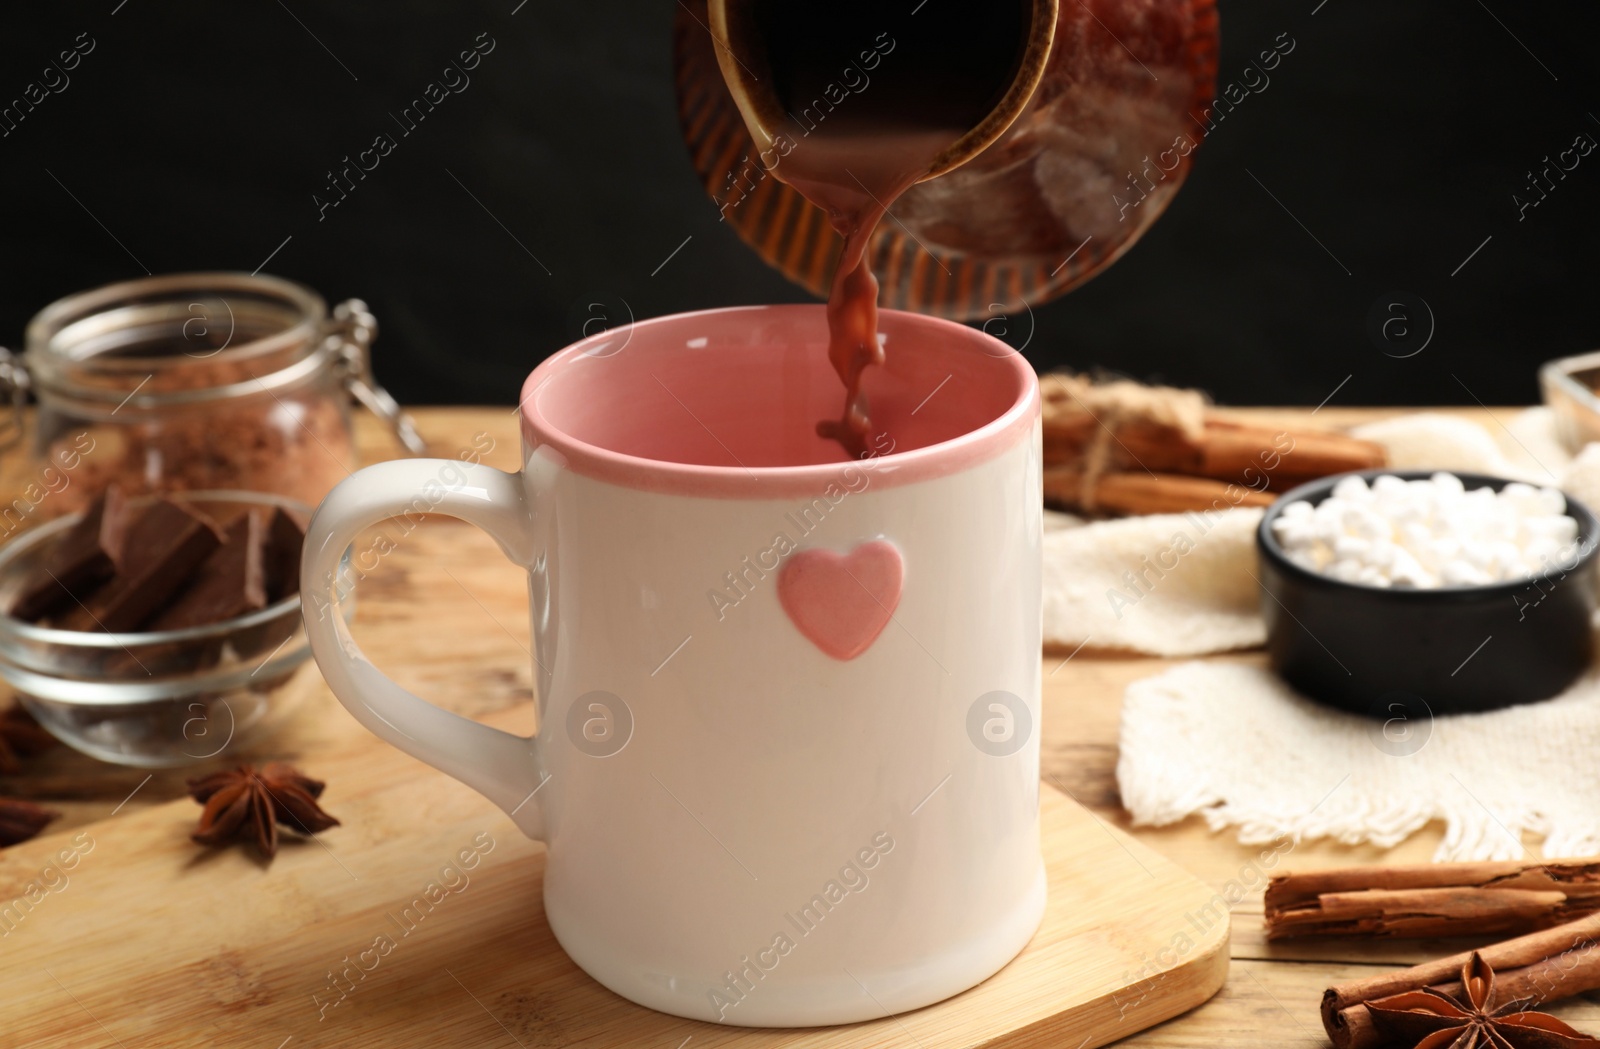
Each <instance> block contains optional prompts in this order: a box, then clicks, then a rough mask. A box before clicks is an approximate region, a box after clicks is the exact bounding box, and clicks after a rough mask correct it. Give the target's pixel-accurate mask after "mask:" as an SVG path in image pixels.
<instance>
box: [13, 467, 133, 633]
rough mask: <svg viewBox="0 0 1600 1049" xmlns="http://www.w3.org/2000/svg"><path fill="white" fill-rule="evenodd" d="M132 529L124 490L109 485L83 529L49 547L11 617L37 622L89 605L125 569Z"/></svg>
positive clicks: (80, 522) (86, 517)
mask: <svg viewBox="0 0 1600 1049" xmlns="http://www.w3.org/2000/svg"><path fill="white" fill-rule="evenodd" d="M127 525H128V512H127V504H126V501H125V500H124V498H123V495H122V489H121V488H118V487H117V486H116V485H114V484H113V485H109V486H107V488H106V490H105V491H104V492H102V493H101V494H100V497H99V498H97V499H96V500H95V501H94V502H93V503H91V504H90V505H89V508H88V509H87V510H85V511H84V513H83V516H82V517H81V518H79V520H78V523H77V524H75V525H73V526H72V527H71V528H69V529H68V530H67V532H66V534H65V535H63V536H61V537H60V538H58V539H57V540H56V541H55V543H54V545H52V546H51V547H50V551H49V553H47V554H46V555H45V557H44V560H43V561H42V562H41V563H40V565H39V567H38V568H37V569H35V570H34V574H33V577H32V578H30V579H29V580H28V582H27V584H26V585H25V586H24V587H23V588H22V593H21V594H20V595H18V597H17V599H16V601H15V602H13V603H12V605H11V612H10V614H11V615H13V616H15V617H16V618H18V619H26V620H29V621H33V620H38V619H42V618H44V617H45V616H47V615H49V614H50V613H51V612H54V611H55V610H57V609H58V608H61V607H62V606H71V607H73V608H76V607H77V606H78V603H79V602H82V601H86V600H87V599H88V598H89V595H90V594H91V593H93V592H94V590H95V588H96V587H98V586H99V585H100V584H101V583H104V582H105V581H106V580H107V579H110V578H111V577H112V576H113V575H114V574H115V573H116V571H117V569H118V566H119V565H121V563H122V558H123V543H124V540H125V538H126V536H127Z"/></svg>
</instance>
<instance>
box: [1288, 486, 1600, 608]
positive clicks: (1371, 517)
mask: <svg viewBox="0 0 1600 1049" xmlns="http://www.w3.org/2000/svg"><path fill="white" fill-rule="evenodd" d="M1566 511H1567V500H1566V497H1565V496H1564V495H1562V494H1561V492H1560V491H1559V490H1558V489H1555V488H1549V487H1545V488H1536V487H1534V486H1533V485H1529V484H1523V483H1521V482H1512V483H1510V484H1507V485H1506V486H1505V487H1504V488H1503V489H1501V490H1500V491H1499V492H1496V491H1495V490H1494V489H1492V488H1474V489H1471V490H1468V489H1467V487H1466V485H1465V484H1463V483H1462V481H1461V478H1459V477H1457V476H1456V475H1454V474H1450V473H1436V474H1434V475H1433V476H1431V477H1428V478H1425V479H1417V480H1411V481H1406V480H1403V479H1401V478H1399V477H1395V476H1394V475H1392V474H1383V475H1381V476H1379V477H1377V478H1375V479H1374V480H1373V481H1372V482H1371V483H1370V484H1368V483H1367V481H1365V480H1364V479H1362V478H1360V477H1353V476H1352V477H1342V478H1340V479H1339V481H1338V483H1336V484H1335V485H1334V486H1333V488H1332V490H1331V491H1330V492H1329V493H1328V495H1327V497H1326V498H1324V499H1323V500H1322V502H1320V503H1318V504H1316V505H1314V506H1313V505H1312V504H1311V503H1308V502H1306V501H1305V500H1296V501H1295V502H1293V503H1289V504H1288V505H1286V506H1284V507H1283V509H1282V510H1281V511H1280V512H1279V513H1278V515H1277V516H1276V517H1275V518H1274V519H1273V522H1272V533H1273V536H1274V538H1276V539H1277V540H1278V543H1279V545H1280V546H1282V547H1283V550H1284V552H1285V553H1286V554H1287V555H1288V556H1289V559H1290V560H1291V561H1294V562H1295V563H1296V564H1298V565H1301V566H1302V567H1305V568H1308V569H1310V570H1312V571H1314V572H1320V573H1322V574H1324V575H1328V576H1332V577H1333V578H1335V579H1341V580H1344V581H1346V582H1353V583H1361V584H1365V585H1368V586H1377V587H1389V586H1397V587H1413V588H1427V587H1438V586H1483V585H1486V584H1489V583H1496V582H1504V581H1508V580H1518V579H1528V578H1531V577H1533V576H1535V575H1539V574H1542V573H1545V572H1549V571H1552V570H1557V571H1559V570H1560V569H1561V567H1563V566H1570V565H1571V563H1572V561H1573V560H1574V559H1575V557H1576V554H1577V543H1578V522H1577V521H1576V520H1575V519H1573V518H1572V517H1570V516H1569V515H1568V514H1567V512H1566Z"/></svg>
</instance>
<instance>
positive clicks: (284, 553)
mask: <svg viewBox="0 0 1600 1049" xmlns="http://www.w3.org/2000/svg"><path fill="white" fill-rule="evenodd" d="M305 541H306V526H305V523H304V522H302V521H299V520H297V519H296V517H295V515H294V514H291V513H290V512H289V511H287V510H285V509H283V508H282V507H279V508H277V509H275V510H273V511H272V520H271V522H270V523H268V525H267V554H266V557H267V594H268V596H269V597H270V599H271V600H273V601H282V600H283V599H284V598H286V597H288V596H289V595H290V594H293V593H297V592H299V590H300V549H301V547H303V546H304V545H305Z"/></svg>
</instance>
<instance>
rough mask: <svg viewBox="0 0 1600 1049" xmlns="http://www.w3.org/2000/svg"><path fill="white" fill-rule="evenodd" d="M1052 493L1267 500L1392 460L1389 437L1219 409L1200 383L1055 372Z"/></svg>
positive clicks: (1166, 504) (1062, 497)
mask: <svg viewBox="0 0 1600 1049" xmlns="http://www.w3.org/2000/svg"><path fill="white" fill-rule="evenodd" d="M1039 389H1040V395H1041V398H1042V402H1043V403H1042V414H1043V421H1044V462H1045V471H1044V492H1045V498H1046V499H1047V500H1048V501H1050V502H1052V503H1055V504H1058V505H1062V506H1065V507H1068V508H1071V509H1075V510H1079V511H1082V512H1088V513H1111V514H1152V513H1182V512H1184V511H1186V510H1199V511H1205V510H1212V509H1228V508H1230V507H1234V506H1266V505H1268V504H1269V503H1271V502H1272V500H1273V498H1274V493H1277V492H1282V491H1285V490H1287V489H1289V488H1293V487H1294V486H1296V485H1298V484H1303V483H1305V482H1306V481H1309V480H1313V479H1315V478H1318V477H1325V476H1327V475H1328V474H1333V473H1342V472H1344V471H1346V470H1361V469H1368V468H1371V467H1378V466H1382V465H1384V461H1385V456H1384V451H1383V448H1382V447H1381V446H1380V445H1377V444H1374V443H1372V442H1370V441H1362V440H1358V439H1356V438H1354V437H1350V436H1348V435H1346V434H1341V433H1333V432H1330V431H1326V430H1305V429H1296V430H1293V431H1287V430H1284V429H1281V428H1279V427H1273V426H1263V425H1258V424H1255V423H1247V422H1236V421H1233V420H1229V419H1222V418H1218V417H1216V413H1215V412H1214V411H1213V409H1212V408H1211V406H1210V404H1209V402H1208V401H1207V399H1206V397H1205V395H1204V394H1203V393H1201V392H1200V391H1199V390H1185V389H1178V388H1176V387H1171V386H1146V385H1143V384H1141V383H1137V382H1133V381H1131V380H1127V379H1093V378H1090V377H1087V376H1082V375H1072V374H1068V373H1052V374H1049V375H1046V376H1044V377H1043V378H1042V379H1041V380H1040V383H1039Z"/></svg>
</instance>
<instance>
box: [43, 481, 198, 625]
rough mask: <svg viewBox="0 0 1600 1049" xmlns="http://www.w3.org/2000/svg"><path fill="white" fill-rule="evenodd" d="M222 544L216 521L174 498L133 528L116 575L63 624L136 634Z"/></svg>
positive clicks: (157, 504)
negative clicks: (126, 631) (134, 632)
mask: <svg viewBox="0 0 1600 1049" xmlns="http://www.w3.org/2000/svg"><path fill="white" fill-rule="evenodd" d="M221 545H222V538H221V537H220V536H219V535H218V534H217V528H216V525H214V524H212V523H211V519H210V518H208V517H206V516H204V515H202V514H199V513H196V512H195V511H193V510H190V509H189V508H188V507H186V506H183V505H182V504H180V503H175V502H172V501H171V500H170V499H160V500H157V501H156V502H153V503H151V504H150V505H149V506H148V507H146V508H145V510H144V511H143V512H142V513H141V514H140V515H139V516H138V518H137V519H135V520H134V521H133V523H132V524H130V525H128V529H127V536H126V539H125V541H124V547H123V555H122V564H121V566H120V570H119V571H118V573H117V575H116V577H115V578H114V579H112V580H111V582H109V583H107V584H106V585H105V586H104V587H102V588H101V589H100V590H98V591H96V592H95V593H94V595H93V596H92V597H90V599H89V600H88V601H86V602H85V603H84V605H85V607H79V608H77V609H75V610H73V611H72V612H69V613H68V614H67V615H66V616H65V617H63V619H62V620H61V622H60V623H59V624H58V625H60V626H62V627H65V628H66V629H68V630H107V631H111V632H112V633H117V632H120V631H124V630H137V629H139V627H140V625H141V624H142V623H144V621H145V620H146V619H149V618H150V617H151V615H153V614H154V613H155V612H156V610H157V609H159V608H161V607H162V606H163V605H165V604H166V603H167V601H168V600H170V599H171V598H172V595H173V594H174V593H176V592H177V591H178V590H179V588H181V587H182V586H183V584H184V583H185V582H187V581H188V579H189V576H190V574H191V573H192V572H193V571H194V570H195V569H196V568H197V567H199V565H200V563H201V562H203V561H204V560H205V559H206V558H207V557H209V556H211V552H212V551H213V550H215V549H216V548H217V547H219V546H221Z"/></svg>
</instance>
